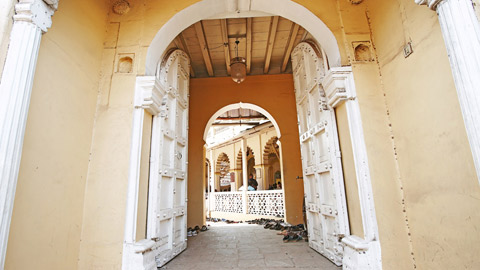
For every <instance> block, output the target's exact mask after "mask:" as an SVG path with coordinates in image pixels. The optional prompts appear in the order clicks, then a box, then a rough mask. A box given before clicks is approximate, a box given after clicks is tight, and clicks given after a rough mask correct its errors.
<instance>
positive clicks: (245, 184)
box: [242, 139, 248, 214]
mask: <svg viewBox="0 0 480 270" xmlns="http://www.w3.org/2000/svg"><path fill="white" fill-rule="evenodd" d="M242 173H243V175H242V179H243V213H244V214H247V209H248V208H247V203H248V198H247V190H248V172H247V140H246V139H242Z"/></svg>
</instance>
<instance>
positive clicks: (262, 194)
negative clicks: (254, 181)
mask: <svg viewBox="0 0 480 270" xmlns="http://www.w3.org/2000/svg"><path fill="white" fill-rule="evenodd" d="M247 212H248V214H254V215H262V216H275V217H283V216H284V213H285V208H284V202H283V190H261V191H249V192H247Z"/></svg>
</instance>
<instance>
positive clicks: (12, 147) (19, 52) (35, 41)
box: [0, 0, 56, 269]
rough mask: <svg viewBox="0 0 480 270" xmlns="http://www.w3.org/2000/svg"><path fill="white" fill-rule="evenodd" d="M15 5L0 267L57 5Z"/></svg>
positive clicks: (2, 94) (0, 178) (0, 107)
mask: <svg viewBox="0 0 480 270" xmlns="http://www.w3.org/2000/svg"><path fill="white" fill-rule="evenodd" d="M49 4H51V5H49ZM49 4H47V3H45V2H43V1H42V0H21V1H19V3H18V4H16V5H15V15H14V16H13V21H14V23H13V27H12V31H11V33H10V45H9V48H8V52H7V58H6V60H5V66H4V69H3V74H2V80H1V82H0V213H2V214H1V215H0V253H1V254H0V268H2V269H3V265H4V264H5V253H6V250H7V241H8V234H9V230H10V221H11V217H12V211H13V202H14V198H15V189H16V186H17V179H18V172H19V168H20V159H21V154H22V146H23V138H24V134H25V126H26V123H27V115H28V107H29V105H30V96H31V92H32V85H33V76H34V74H35V66H36V63H37V57H38V51H39V48H40V41H41V38H42V34H43V33H45V32H47V29H48V28H50V26H51V24H52V21H51V16H52V15H53V13H54V11H55V8H56V1H55V3H54V2H53V1H51V0H50V2H49Z"/></svg>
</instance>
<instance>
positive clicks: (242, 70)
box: [230, 40, 247, 83]
mask: <svg viewBox="0 0 480 270" xmlns="http://www.w3.org/2000/svg"><path fill="white" fill-rule="evenodd" d="M239 43H240V41H238V40H236V41H235V58H233V59H232V60H231V61H230V74H231V76H232V80H233V81H234V82H236V83H241V82H243V81H244V80H245V78H246V77H247V64H246V62H247V61H246V60H245V58H243V57H238V44H239Z"/></svg>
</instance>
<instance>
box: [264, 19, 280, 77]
mask: <svg viewBox="0 0 480 270" xmlns="http://www.w3.org/2000/svg"><path fill="white" fill-rule="evenodd" d="M278 19H279V17H278V16H274V17H273V18H272V19H271V24H270V31H269V33H268V43H267V51H266V54H265V65H264V66H263V73H265V74H266V73H268V70H269V69H270V60H271V59H272V52H273V45H274V44H275V36H276V35H277V27H278Z"/></svg>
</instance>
